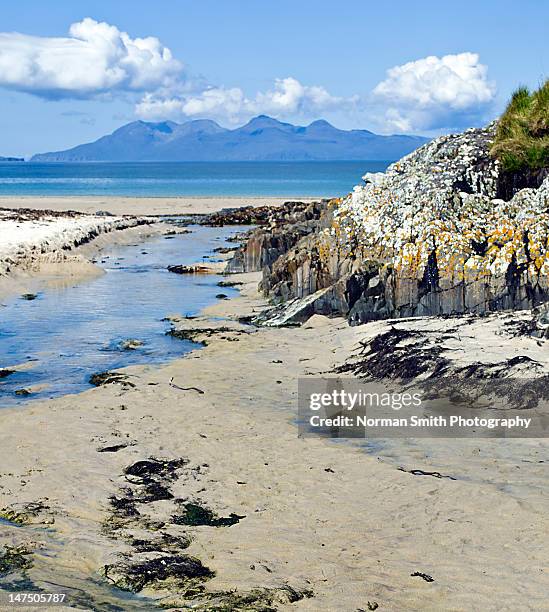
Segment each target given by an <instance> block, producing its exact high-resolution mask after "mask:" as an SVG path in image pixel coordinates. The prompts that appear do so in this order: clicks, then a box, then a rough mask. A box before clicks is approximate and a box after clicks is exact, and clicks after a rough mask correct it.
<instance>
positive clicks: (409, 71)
mask: <svg viewBox="0 0 549 612" xmlns="http://www.w3.org/2000/svg"><path fill="white" fill-rule="evenodd" d="M373 96H374V99H378V100H382V101H383V102H384V103H385V104H387V105H388V108H387V110H386V113H385V120H386V122H387V125H388V126H389V127H392V128H393V129H396V130H398V131H410V130H414V129H420V130H421V129H436V128H444V127H459V126H460V125H461V124H467V123H468V122H471V121H474V118H475V117H476V118H479V117H481V116H483V115H484V113H485V112H486V110H487V109H488V107H489V106H490V104H491V102H492V101H493V100H494V97H495V85H494V83H492V82H490V81H489V80H488V69H487V67H486V66H484V65H483V64H481V63H479V56H478V54H476V53H459V54H457V55H445V56H443V57H440V58H439V57H435V56H430V57H425V58H423V59H419V60H416V61H414V62H408V63H406V64H403V65H402V66H395V67H394V68H391V69H390V70H388V71H387V78H386V79H385V80H384V81H382V82H381V83H379V84H378V85H377V86H376V87H375V89H374V90H373Z"/></svg>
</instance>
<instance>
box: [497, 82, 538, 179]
mask: <svg viewBox="0 0 549 612" xmlns="http://www.w3.org/2000/svg"><path fill="white" fill-rule="evenodd" d="M490 152H491V154H492V155H493V156H494V157H496V158H497V159H499V161H500V162H501V165H502V166H503V169H504V170H505V171H507V172H518V171H520V170H527V169H529V170H539V169H541V168H546V167H548V166H549V80H547V81H546V82H545V83H544V84H543V85H542V86H541V87H540V88H539V89H538V90H537V91H534V92H530V91H529V90H528V89H527V88H526V87H519V88H518V89H517V90H516V91H515V93H514V94H513V96H512V97H511V101H510V102H509V104H508V106H507V108H506V109H505V112H504V113H503V115H502V116H501V118H500V120H499V123H498V127H497V130H496V137H495V139H494V143H493V145H492V148H491V151H490Z"/></svg>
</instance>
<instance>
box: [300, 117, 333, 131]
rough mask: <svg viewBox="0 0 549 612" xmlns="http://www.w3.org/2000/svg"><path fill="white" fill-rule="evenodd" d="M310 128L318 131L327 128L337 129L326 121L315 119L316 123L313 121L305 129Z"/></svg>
mask: <svg viewBox="0 0 549 612" xmlns="http://www.w3.org/2000/svg"><path fill="white" fill-rule="evenodd" d="M311 128H313V129H318V128H329V129H331V130H335V129H337V128H335V127H334V126H333V125H332V124H331V123H329V122H328V121H326V119H317V120H316V121H313V122H312V123H310V124H309V125H308V126H307V129H308V130H310V129H311Z"/></svg>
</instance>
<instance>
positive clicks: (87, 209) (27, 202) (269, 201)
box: [0, 196, 318, 216]
mask: <svg viewBox="0 0 549 612" xmlns="http://www.w3.org/2000/svg"><path fill="white" fill-rule="evenodd" d="M291 199H292V198H290V197H287V198H277V197H231V196H223V197H221V196H219V197H199V196H197V197H192V196H185V197H173V198H165V197H158V198H149V197H142V198H135V197H119V196H41V197H40V196H0V208H32V209H35V210H45V209H47V210H54V211H66V210H74V211H77V212H82V213H88V214H94V213H96V212H97V211H107V212H110V213H111V214H113V215H136V216H143V215H145V216H146V215H191V214H195V215H203V214H209V213H212V212H215V211H218V210H221V209H222V208H240V207H242V206H279V205H280V204H283V203H284V202H286V201H288V200H291ZM296 199H299V200H300V201H302V202H310V201H313V200H316V199H318V198H307V197H304V198H303V197H299V198H296Z"/></svg>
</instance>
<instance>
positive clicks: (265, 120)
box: [240, 115, 294, 131]
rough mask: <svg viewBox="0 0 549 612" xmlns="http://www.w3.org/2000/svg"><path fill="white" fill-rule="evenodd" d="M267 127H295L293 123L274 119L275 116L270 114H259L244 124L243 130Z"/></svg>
mask: <svg viewBox="0 0 549 612" xmlns="http://www.w3.org/2000/svg"><path fill="white" fill-rule="evenodd" d="M266 128H277V129H288V128H292V129H293V128H294V126H293V125H292V124H291V123H284V122H283V121H279V120H278V119H274V118H273V117H269V116H268V115H258V116H257V117H254V118H253V119H250V120H249V121H248V123H246V125H243V126H242V127H241V128H240V129H241V130H246V131H248V130H250V129H251V130H264V129H266Z"/></svg>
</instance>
